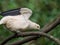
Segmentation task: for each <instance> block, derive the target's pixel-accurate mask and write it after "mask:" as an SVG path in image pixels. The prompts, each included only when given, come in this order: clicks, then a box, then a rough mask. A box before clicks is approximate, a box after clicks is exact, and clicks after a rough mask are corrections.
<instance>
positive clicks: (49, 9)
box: [0, 0, 60, 45]
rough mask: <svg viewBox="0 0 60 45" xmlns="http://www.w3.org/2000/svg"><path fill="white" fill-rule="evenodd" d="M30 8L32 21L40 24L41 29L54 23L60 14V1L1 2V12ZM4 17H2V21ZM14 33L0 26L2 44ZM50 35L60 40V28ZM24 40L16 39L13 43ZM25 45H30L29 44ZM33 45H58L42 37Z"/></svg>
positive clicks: (10, 0)
mask: <svg viewBox="0 0 60 45" xmlns="http://www.w3.org/2000/svg"><path fill="white" fill-rule="evenodd" d="M22 7H26V8H30V9H31V10H32V11H33V14H32V16H31V18H30V20H32V21H34V22H36V23H38V24H39V25H40V26H41V28H42V27H43V26H44V25H46V24H47V23H49V22H52V21H53V20H54V19H55V18H56V17H57V16H59V14H60V0H0V12H3V11H7V10H11V9H16V8H22ZM2 17H3V16H0V19H1V18H2ZM12 34H13V32H11V31H8V30H7V29H6V28H5V27H4V25H0V42H2V41H3V40H4V39H5V38H7V37H8V36H10V35H12ZM49 34H51V35H53V36H54V37H56V38H59V39H60V26H59V25H58V26H57V27H56V28H54V29H53V30H52V31H51V32H49ZM22 39H23V38H21V37H19V38H15V39H13V40H11V41H10V42H9V43H11V42H15V41H17V40H22ZM24 45H28V44H27V43H26V44H24ZM32 45H57V44H56V43H55V42H53V41H51V40H49V39H46V38H44V37H41V38H39V39H37V41H36V42H35V43H33V44H32Z"/></svg>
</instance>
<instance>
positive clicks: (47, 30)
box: [1, 17, 60, 45]
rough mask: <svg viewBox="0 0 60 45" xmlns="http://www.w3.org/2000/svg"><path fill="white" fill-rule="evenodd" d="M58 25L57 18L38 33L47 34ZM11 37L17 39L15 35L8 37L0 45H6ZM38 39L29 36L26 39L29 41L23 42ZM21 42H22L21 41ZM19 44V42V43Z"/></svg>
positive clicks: (59, 19) (59, 21) (59, 18)
mask: <svg viewBox="0 0 60 45" xmlns="http://www.w3.org/2000/svg"><path fill="white" fill-rule="evenodd" d="M59 24H60V17H58V18H57V19H55V20H54V21H53V22H51V23H50V24H47V25H45V26H44V27H43V28H42V29H41V30H40V31H42V32H45V33H48V32H49V31H51V30H52V29H53V28H55V27H56V26H57V25H59ZM12 37H14V38H15V37H19V36H18V34H17V35H13V36H11V37H8V38H6V39H5V40H4V41H3V42H2V43H1V44H3V45H4V44H5V43H7V42H8V41H9V40H11V39H12ZM37 38H38V36H30V37H27V39H29V40H26V39H24V40H26V41H27V42H28V41H31V40H34V39H37ZM22 41H23V40H22ZM20 42H21V41H20Z"/></svg>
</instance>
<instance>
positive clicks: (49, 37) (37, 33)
mask: <svg viewBox="0 0 60 45" xmlns="http://www.w3.org/2000/svg"><path fill="white" fill-rule="evenodd" d="M19 36H22V37H24V36H39V37H40V36H44V37H46V38H48V39H51V40H52V41H55V42H56V43H57V44H59V45H60V40H59V39H57V38H54V37H53V36H51V35H49V34H46V33H43V32H24V33H22V34H19ZM29 38H31V37H29ZM25 39H26V40H25ZM25 39H24V40H23V41H17V42H14V43H12V44H10V45H19V44H20V45H21V44H23V43H25V42H27V40H29V39H28V38H25ZM29 41H30V40H29Z"/></svg>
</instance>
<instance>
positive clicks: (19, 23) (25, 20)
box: [0, 8, 40, 32]
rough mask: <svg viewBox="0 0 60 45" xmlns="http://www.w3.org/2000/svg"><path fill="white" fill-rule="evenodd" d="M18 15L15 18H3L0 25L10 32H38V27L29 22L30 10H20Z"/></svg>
mask: <svg viewBox="0 0 60 45" xmlns="http://www.w3.org/2000/svg"><path fill="white" fill-rule="evenodd" d="M19 12H20V14H19V15H15V16H11V15H9V16H4V17H3V18H2V19H1V20H0V25H2V24H3V25H5V26H6V28H8V29H9V30H10V31H14V32H15V31H16V32H24V31H26V30H27V29H37V30H40V25H39V24H37V23H35V22H33V21H31V20H30V19H29V18H30V16H31V15H32V10H31V9H29V8H21V9H20V11H19Z"/></svg>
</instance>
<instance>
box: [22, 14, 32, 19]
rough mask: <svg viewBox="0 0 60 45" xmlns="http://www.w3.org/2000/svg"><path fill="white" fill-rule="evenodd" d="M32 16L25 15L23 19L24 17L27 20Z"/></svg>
mask: <svg viewBox="0 0 60 45" xmlns="http://www.w3.org/2000/svg"><path fill="white" fill-rule="evenodd" d="M30 16H31V14H25V15H23V17H24V18H25V19H29V18H30Z"/></svg>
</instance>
